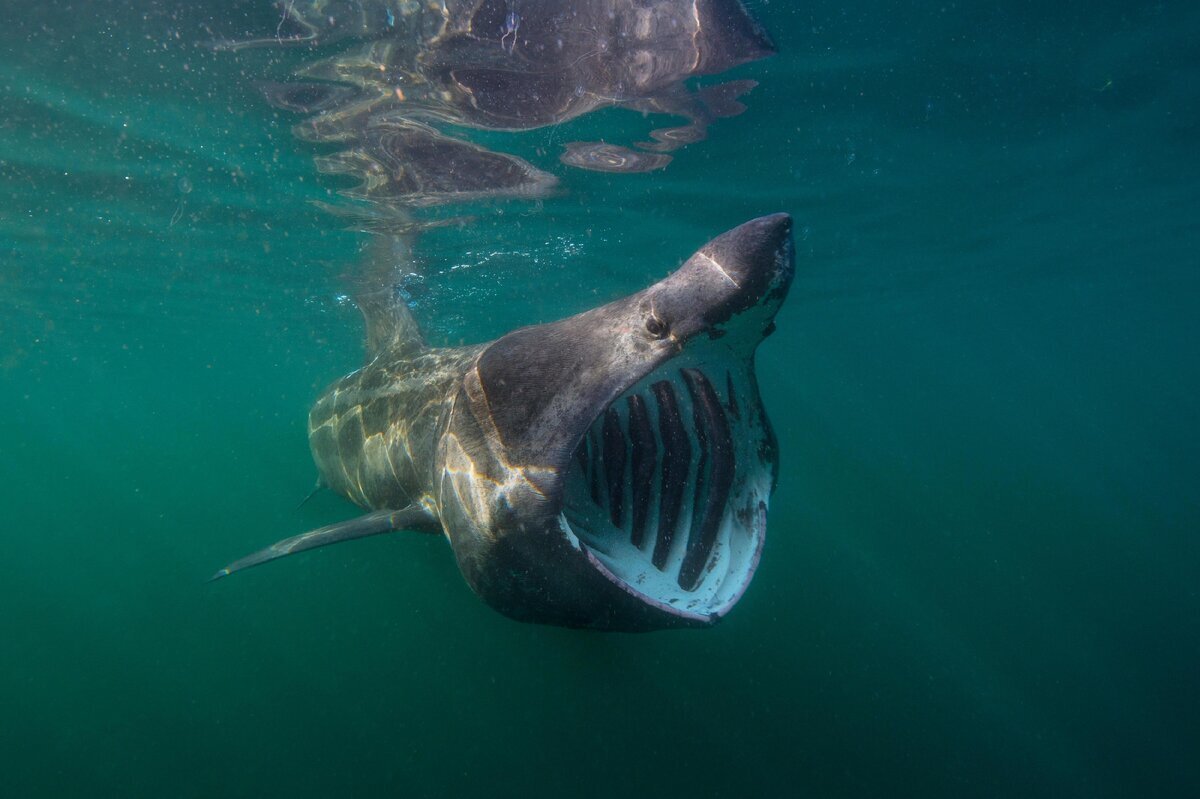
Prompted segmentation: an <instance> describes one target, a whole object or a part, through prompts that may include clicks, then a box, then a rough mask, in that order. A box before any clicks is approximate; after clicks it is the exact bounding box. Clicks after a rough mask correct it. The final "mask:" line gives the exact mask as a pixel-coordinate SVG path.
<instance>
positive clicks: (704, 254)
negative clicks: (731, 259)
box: [696, 252, 742, 289]
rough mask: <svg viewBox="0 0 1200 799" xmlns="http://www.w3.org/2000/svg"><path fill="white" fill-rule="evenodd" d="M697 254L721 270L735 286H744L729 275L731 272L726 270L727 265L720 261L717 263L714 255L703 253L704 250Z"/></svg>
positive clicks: (714, 267)
mask: <svg viewBox="0 0 1200 799" xmlns="http://www.w3.org/2000/svg"><path fill="white" fill-rule="evenodd" d="M696 255H699V256H700V257H701V258H703V259H704V260H706V261H708V262H709V263H710V264H712V268H713V269H716V270H717V271H718V272H720V273H721V275H722V276H723V277H724V278H725V279H726V280H728V281H729V282H730V283H732V284H733V287H734V288H739V289H740V288H741V287H742V286H741V284H740V283H738V282H737V281H736V280H734V279H733V278H732V277H730V276H729V273H728V272H726V271H725V267H723V266H721V265H720V264H719V263H717V262H716V260H715V259H713V257H712V256H711V255H708V254H707V253H702V252H698V253H696Z"/></svg>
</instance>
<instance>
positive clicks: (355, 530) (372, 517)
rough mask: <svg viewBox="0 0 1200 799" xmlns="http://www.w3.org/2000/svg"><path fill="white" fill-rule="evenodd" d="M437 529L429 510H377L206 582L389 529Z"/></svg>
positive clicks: (239, 563) (298, 538)
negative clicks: (286, 556) (277, 559)
mask: <svg viewBox="0 0 1200 799" xmlns="http://www.w3.org/2000/svg"><path fill="white" fill-rule="evenodd" d="M405 529H409V530H437V529H440V528H439V526H438V523H437V520H436V519H434V518H433V517H432V516H431V515H430V514H429V511H427V510H425V508H422V507H421V506H419V505H409V506H408V507H407V508H405V509H403V510H377V511H374V512H372V513H368V514H367V515H365V516H359V517H358V518H357V519H347V520H346V521H344V522H338V523H337V524H331V525H329V526H328V527H320V528H318V529H316V530H310V531H309V532H307V533H301V534H300V535H295V536H292V537H291V538H285V539H283V540H282V541H277V542H275V543H274V544H272V545H271V546H269V547H267V548H266V549H260V550H259V551H257V552H254V553H252V554H250V555H247V556H246V557H244V558H241V559H239V560H235V561H234V562H233V563H230V564H229V565H228V566H226V567H225V568H224V569H221V570H220V571H219V572H217V573H216V574H214V575H213V576H212V577H210V578H209V582H212V581H213V580H219V579H221V578H222V577H225V576H227V575H230V574H233V573H234V572H236V571H241V570H242V569H248V568H250V567H251V566H257V565H259V564H260V563H266V562H267V561H269V560H275V559H276V558H282V557H283V556H284V555H294V554H295V553H297V552H303V551H304V550H306V549H314V548H316V547H323V546H326V545H328V544H337V543H340V542H342V541H350V540H353V539H355V538H366V537H367V536H369V535H379V534H380V533H390V532H392V531H393V530H405Z"/></svg>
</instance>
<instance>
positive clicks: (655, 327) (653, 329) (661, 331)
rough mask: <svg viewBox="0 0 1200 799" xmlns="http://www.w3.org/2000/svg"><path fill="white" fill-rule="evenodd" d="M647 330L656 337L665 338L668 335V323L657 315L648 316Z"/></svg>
mask: <svg viewBox="0 0 1200 799" xmlns="http://www.w3.org/2000/svg"><path fill="white" fill-rule="evenodd" d="M646 332H647V333H649V334H650V335H652V336H654V337H655V338H663V337H664V336H666V335H667V324H666V322H664V321H663V320H661V319H659V318H658V317H657V316H648V317H646Z"/></svg>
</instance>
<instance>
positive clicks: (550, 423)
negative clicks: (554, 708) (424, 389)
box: [438, 214, 794, 630]
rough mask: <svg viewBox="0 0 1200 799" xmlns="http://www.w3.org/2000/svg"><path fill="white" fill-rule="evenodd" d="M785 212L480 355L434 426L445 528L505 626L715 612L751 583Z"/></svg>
mask: <svg viewBox="0 0 1200 799" xmlns="http://www.w3.org/2000/svg"><path fill="white" fill-rule="evenodd" d="M793 270H794V259H793V252H792V242H791V219H790V217H788V216H787V215H786V214H776V215H773V216H766V217H762V218H760V219H755V220H753V221H750V222H747V223H745V224H743V225H740V226H739V227H736V228H734V229H733V230H730V231H729V232H727V233H725V234H723V235H721V236H718V237H717V238H715V239H713V240H712V241H710V242H709V243H708V244H706V245H704V246H703V247H702V248H701V249H700V250H699V251H698V252H696V254H694V255H693V256H692V257H691V258H689V259H688V260H687V261H686V262H685V263H684V264H683V266H681V267H680V268H679V269H678V270H677V271H675V272H674V273H672V274H671V275H669V276H668V277H666V278H665V279H663V280H662V281H660V282H658V283H656V284H654V285H653V286H650V287H649V288H647V289H645V290H643V291H640V292H638V293H636V294H633V295H630V296H628V297H625V298H623V299H620V300H617V301H615V302H612V303H609V304H608V305H604V306H602V307H599V308H595V309H593V310H590V311H587V312H585V313H582V314H579V315H577V316H573V317H570V318H569V319H564V320H562V321H558V322H553V323H550V324H544V325H538V326H536V327H528V328H523V329H520V330H516V331H514V332H512V333H510V334H508V335H506V336H504V337H503V338H501V339H498V340H497V341H495V342H494V343H492V344H491V345H489V346H488V347H486V348H485V349H483V350H482V352H481V353H480V355H479V356H478V358H477V360H476V361H475V363H474V365H473V367H472V368H471V369H469V370H468V371H467V373H466V375H465V377H464V379H463V382H462V387H461V390H460V391H459V393H458V395H457V397H456V399H455V402H454V407H453V410H452V411H451V414H450V417H449V423H448V424H449V427H448V429H447V434H446V435H445V436H443V437H442V445H441V447H442V452H441V457H440V458H439V468H440V470H441V471H440V478H439V487H438V497H439V503H440V505H441V517H442V523H443V526H444V527H445V529H446V531H447V533H448V534H449V535H450V538H451V541H452V543H453V545H454V549H455V552H456V554H457V556H458V560H459V565H460V567H461V568H462V571H463V573H464V575H465V576H466V578H467V580H468V582H470V583H471V585H472V587H473V588H474V589H475V590H476V591H477V592H478V593H479V594H480V595H481V596H482V597H483V598H484V599H485V600H486V601H488V602H489V603H490V604H491V605H493V606H494V607H496V608H497V609H499V610H501V611H502V612H504V613H506V614H508V615H510V616H513V617H515V618H519V619H523V620H528V621H538V622H546V623H553V624H562V625H568V626H577V627H594V628H602V629H623V630H648V629H657V628H663V627H677V626H699V625H707V624H712V623H714V622H716V621H717V620H718V619H720V618H721V617H722V616H723V615H724V614H725V613H726V612H728V611H729V609H730V608H731V607H733V605H734V604H735V603H736V602H737V600H738V598H739V597H740V596H741V595H742V592H743V591H744V590H745V589H746V586H747V585H748V584H749V582H750V579H751V578H752V577H753V575H754V570H755V567H756V566H757V563H758V558H759V553H760V552H761V550H762V545H763V539H764V536H765V533H766V515H767V503H768V499H769V496H770V493H771V490H772V488H773V484H774V480H775V473H776V469H777V456H776V445H775V437H774V435H773V434H772V431H771V427H770V424H769V422H768V421H767V416H766V412H765V411H764V409H763V407H762V402H761V400H760V397H759V392H758V387H757V383H756V380H755V375H754V352H755V349H756V348H757V346H758V344H759V342H761V341H762V339H763V338H764V337H766V336H767V335H769V334H770V333H771V331H772V330H773V329H774V321H773V319H774V317H775V313H776V311H777V310H778V309H779V306H780V304H781V303H782V302H783V300H784V297H785V296H786V294H787V291H788V287H789V286H790V284H791V281H792V274H793Z"/></svg>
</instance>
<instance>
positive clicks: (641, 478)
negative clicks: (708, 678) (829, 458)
mask: <svg viewBox="0 0 1200 799" xmlns="http://www.w3.org/2000/svg"><path fill="white" fill-rule="evenodd" d="M747 367H749V364H747ZM765 424H766V420H765V416H764V415H763V411H762V407H761V404H760V400H759V397H758V390H757V386H755V385H754V382H753V376H752V373H751V372H750V371H749V369H748V368H736V367H731V366H729V365H727V364H724V363H720V362H718V363H715V364H714V363H706V362H703V361H698V360H695V359H693V360H691V361H690V362H689V361H685V360H681V359H676V360H673V361H671V362H669V363H668V364H667V365H665V366H663V367H661V368H660V369H658V370H657V371H655V372H654V373H652V374H651V375H649V376H648V377H646V378H645V379H643V380H642V381H640V382H639V383H638V384H637V385H635V386H633V387H632V388H631V389H629V390H628V391H626V392H625V393H624V394H622V395H621V396H620V397H618V398H617V399H616V400H615V401H614V402H612V403H611V404H610V405H609V406H608V408H606V409H605V411H604V412H603V413H602V414H600V416H599V417H598V418H597V419H596V420H595V421H594V422H593V423H592V425H591V427H590V428H589V429H588V431H587V433H586V434H585V435H584V437H583V439H582V441H581V442H580V444H579V446H578V448H577V449H576V451H575V454H574V456H573V458H572V461H571V466H570V470H569V472H568V475H567V480H566V486H565V498H564V505H563V512H562V519H561V521H562V524H563V526H564V530H565V531H567V532H568V533H570V534H571V536H572V537H573V538H575V539H577V540H578V542H579V543H580V545H581V548H582V549H584V550H585V551H586V552H587V553H588V556H589V558H590V559H591V561H592V563H593V564H594V565H595V566H596V568H597V569H599V570H600V571H601V572H602V573H603V574H605V576H606V577H608V578H609V579H610V580H612V581H613V582H615V583H616V584H618V585H619V586H620V587H622V588H623V589H624V590H626V591H628V592H629V593H630V594H633V595H634V596H636V597H638V598H639V599H641V600H643V601H645V602H646V603H648V604H651V605H653V606H655V607H658V608H660V609H662V610H664V611H666V612H668V613H672V614H675V615H680V616H688V617H694V618H697V619H712V618H714V617H718V616H721V615H724V613H725V612H726V611H728V610H729V608H731V607H732V606H733V605H734V603H736V602H737V600H738V599H739V598H740V596H741V595H742V592H743V591H744V590H745V588H746V586H747V585H748V584H749V582H750V579H751V577H753V574H754V570H755V567H756V566H757V564H758V558H759V553H760V552H761V548H762V544H763V539H764V536H765V533H766V513H767V502H768V499H769V495H770V491H771V482H772V479H773V466H774V465H773V463H770V462H768V457H770V456H769V455H768V454H767V453H766V452H765V451H764V450H765V447H764V442H765V441H766V440H767V439H768V437H769V432H768V431H765V430H763V429H762V426H763V425H765Z"/></svg>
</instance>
